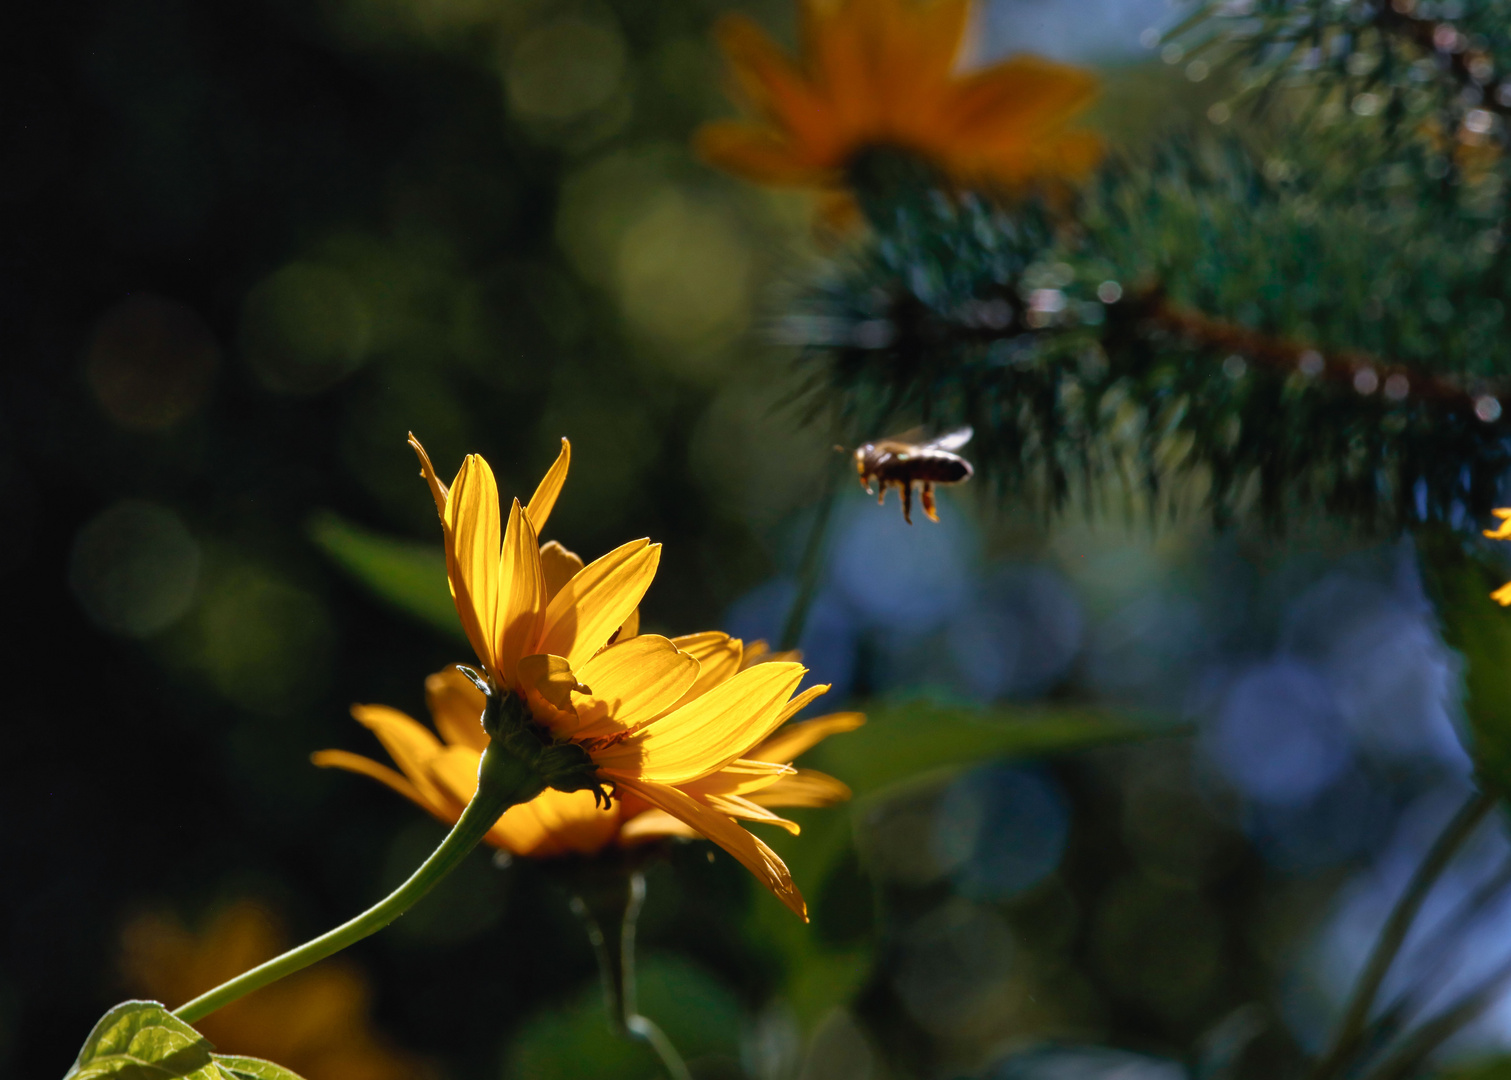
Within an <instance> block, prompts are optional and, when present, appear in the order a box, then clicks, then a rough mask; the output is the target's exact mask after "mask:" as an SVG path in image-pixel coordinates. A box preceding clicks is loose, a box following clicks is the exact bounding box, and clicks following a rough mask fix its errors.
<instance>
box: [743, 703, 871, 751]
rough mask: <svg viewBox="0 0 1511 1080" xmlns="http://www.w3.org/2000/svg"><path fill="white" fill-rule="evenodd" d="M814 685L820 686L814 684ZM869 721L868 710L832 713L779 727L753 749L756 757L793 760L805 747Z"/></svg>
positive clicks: (809, 747)
mask: <svg viewBox="0 0 1511 1080" xmlns="http://www.w3.org/2000/svg"><path fill="white" fill-rule="evenodd" d="M814 689H817V687H815V688H814ZM865 722H866V714H865V713H858V712H847V713H833V714H832V715H829V716H820V717H818V718H816V719H813V720H804V721H802V722H800V723H796V724H788V725H787V726H786V727H783V728H778V729H777V733H776V734H775V735H773V736H772V737H771V738H769V739H767V740H766V741H765V742H763V743H762V744H761V745H760V746H758V747H756V748H755V749H754V750H752V751H751V752H750V754H749V755H748V756H750V757H752V758H755V759H756V760H757V761H780V762H788V761H792V760H793V759H794V758H796V757H797V756H798V755H800V754H802V753H803V752H804V751H805V750H808V749H811V748H812V747H814V746H817V745H818V744H819V743H821V742H823V741H824V740H825V739H827V738H828V737H829V736H830V735H838V734H840V733H841V732H845V731H854V730H855V729H856V728H858V727H860V726H861V725H862V724H864V723H865Z"/></svg>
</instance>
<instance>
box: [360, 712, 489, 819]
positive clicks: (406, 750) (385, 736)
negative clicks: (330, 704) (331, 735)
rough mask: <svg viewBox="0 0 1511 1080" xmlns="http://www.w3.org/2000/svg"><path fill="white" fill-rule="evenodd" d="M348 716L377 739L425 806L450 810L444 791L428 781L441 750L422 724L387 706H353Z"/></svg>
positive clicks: (438, 742) (457, 809) (449, 802)
mask: <svg viewBox="0 0 1511 1080" xmlns="http://www.w3.org/2000/svg"><path fill="white" fill-rule="evenodd" d="M352 716H353V717H355V718H356V720H357V722H358V723H359V724H361V725H362V726H363V727H365V728H367V729H368V730H369V731H371V732H372V733H373V734H374V735H376V736H377V737H378V741H379V742H380V743H382V744H383V749H385V750H387V751H388V756H389V757H391V758H393V760H394V764H396V765H398V767H399V768H400V769H401V770H402V771H403V773H404V775H405V776H406V777H408V778H409V782H410V783H412V784H414V786H415V787H416V788H418V789H419V792H420V794H421V795H422V796H423V797H424V798H425V799H426V800H427V801H428V802H429V803H431V804H433V805H435V806H443V807H447V808H448V810H449V809H452V801H451V799H450V797H449V796H448V795H447V793H446V791H445V790H444V789H442V788H440V787H438V786H437V785H436V784H435V782H434V781H432V780H431V778H430V761H431V759H432V758H434V757H435V756H436V755H437V754H439V753H442V752H443V750H444V747H442V746H441V743H440V740H438V739H437V738H436V737H435V736H434V735H432V734H431V733H430V731H429V730H428V729H427V728H426V727H425V726H424V725H423V724H420V723H417V722H416V721H415V720H414V719H412V718H411V717H408V716H405V715H404V714H403V713H401V712H400V711H399V710H398V709H390V708H389V707H388V706H387V705H353V706H352ZM469 798H470V796H469ZM463 802H464V803H465V800H463ZM454 810H455V812H456V813H458V814H460V813H461V811H462V808H461V806H456V807H455V808H454Z"/></svg>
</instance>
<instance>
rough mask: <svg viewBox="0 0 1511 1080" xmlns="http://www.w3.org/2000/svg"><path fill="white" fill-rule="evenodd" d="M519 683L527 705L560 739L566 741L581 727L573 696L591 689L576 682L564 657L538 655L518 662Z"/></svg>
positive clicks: (570, 666)
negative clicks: (575, 692)
mask: <svg viewBox="0 0 1511 1080" xmlns="http://www.w3.org/2000/svg"><path fill="white" fill-rule="evenodd" d="M515 670H516V672H517V681H518V683H519V687H520V690H521V692H522V693H523V694H524V696H525V702H526V703H527V704H528V705H529V706H530V711H531V712H532V713H533V714H534V715H535V718H536V719H537V720H541V721H544V722H545V724H546V726H547V727H549V728H550V729H551V732H552V734H554V735H556V736H557V737H558V738H566V737H567V736H569V735H571V734H573V733H574V732H576V730H577V729H578V727H579V726H580V724H579V722H578V719H577V706H576V705H575V704H574V703H573V701H572V692H573V691H574V690H575V691H577V692H578V693H580V694H584V693H587V692H588V690H589V689H590V688H589V687H587V686H584V685H583V684H582V683H580V682H578V681H577V677H576V676H575V675H573V674H572V665H571V664H569V663H567V661H566V658H565V657H562V656H550V655H548V654H545V653H536V654H534V655H532V656H526V657H524V658H523V659H522V660H520V662H519V667H518V668H516V669H515Z"/></svg>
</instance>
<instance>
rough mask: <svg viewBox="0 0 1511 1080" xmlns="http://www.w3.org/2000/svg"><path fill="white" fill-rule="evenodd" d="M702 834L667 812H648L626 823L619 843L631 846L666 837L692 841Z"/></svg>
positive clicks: (620, 832) (622, 827) (621, 827)
mask: <svg viewBox="0 0 1511 1080" xmlns="http://www.w3.org/2000/svg"><path fill="white" fill-rule="evenodd" d="M701 835H702V834H701V833H699V832H698V830H697V829H695V828H693V827H692V826H691V825H689V824H688V823H687V822H685V821H681V820H679V819H677V818H674V817H672V816H671V815H670V814H668V813H667V812H666V811H665V810H646V811H644V812H643V813H639V814H636V815H635V816H634V817H632V818H630V819H629V820H628V821H626V822H625V823H624V824H623V825H622V826H620V829H619V842H620V843H621V844H623V845H626V846H629V845H633V844H639V843H644V842H646V841H648V840H659V839H660V838H662V837H664V836H680V837H686V838H687V839H689V840H691V839H694V838H696V837H698V836H701Z"/></svg>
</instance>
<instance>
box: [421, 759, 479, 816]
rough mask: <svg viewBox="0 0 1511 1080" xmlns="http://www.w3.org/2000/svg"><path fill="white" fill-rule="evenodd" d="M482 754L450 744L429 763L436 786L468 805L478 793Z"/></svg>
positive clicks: (429, 770) (462, 803) (458, 801)
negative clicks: (478, 774) (478, 768)
mask: <svg viewBox="0 0 1511 1080" xmlns="http://www.w3.org/2000/svg"><path fill="white" fill-rule="evenodd" d="M481 759H482V755H481V754H479V753H478V752H477V751H475V750H470V749H468V748H467V747H465V746H448V747H445V748H444V749H442V750H441V751H440V753H438V754H436V755H435V757H433V758H431V759H430V761H429V762H428V763H427V764H428V765H429V769H428V772H429V773H430V777H431V780H432V782H433V783H434V784H435V785H436V787H438V788H440V789H441V790H442V791H444V792H445V793H446V795H447V796H448V797H449V798H452V799H455V800H456V801H457V803H459V804H460V805H462V806H466V805H467V804H468V803H470V802H471V801H472V796H474V795H476V794H477V766H478V762H479V761H480V760H481Z"/></svg>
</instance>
